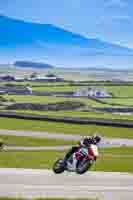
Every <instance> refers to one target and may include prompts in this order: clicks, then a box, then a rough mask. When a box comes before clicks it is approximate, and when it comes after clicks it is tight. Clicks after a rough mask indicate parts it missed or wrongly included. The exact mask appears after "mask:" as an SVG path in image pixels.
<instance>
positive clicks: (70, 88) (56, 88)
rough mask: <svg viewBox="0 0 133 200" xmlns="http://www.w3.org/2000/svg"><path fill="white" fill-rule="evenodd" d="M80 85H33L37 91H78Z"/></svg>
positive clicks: (33, 89)
mask: <svg viewBox="0 0 133 200" xmlns="http://www.w3.org/2000/svg"><path fill="white" fill-rule="evenodd" d="M79 88H80V87H78V86H67V85H65V86H56V85H55V86H54V85H53V86H52V87H51V86H50V87H32V91H37V92H72V91H77V89H79Z"/></svg>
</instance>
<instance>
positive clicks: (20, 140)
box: [0, 135, 76, 147]
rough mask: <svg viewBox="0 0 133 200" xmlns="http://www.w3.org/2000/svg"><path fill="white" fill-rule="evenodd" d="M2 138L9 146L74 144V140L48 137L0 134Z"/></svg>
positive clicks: (0, 138)
mask: <svg viewBox="0 0 133 200" xmlns="http://www.w3.org/2000/svg"><path fill="white" fill-rule="evenodd" d="M0 140H2V141H3V142H4V144H5V145H8V146H25V147H26V146H31V147H32V146H33V147H35V146H36V147H39V146H62V145H74V144H76V142H74V141H65V140H62V139H47V138H34V137H23V136H9V135H0Z"/></svg>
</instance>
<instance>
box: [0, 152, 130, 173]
mask: <svg viewBox="0 0 133 200" xmlns="http://www.w3.org/2000/svg"><path fill="white" fill-rule="evenodd" d="M65 152H66V151H64V152H59V151H44V152H34V151H33V152H0V167H2V168H5V167H6V168H8V167H9V168H32V169H51V168H52V166H53V163H54V162H55V160H57V159H58V158H63V157H64V155H65ZM100 155H101V156H100V157H99V159H98V160H97V162H96V164H95V165H94V166H93V167H92V168H91V170H92V171H110V172H116V171H117V172H131V173H133V167H132V166H133V159H132V158H133V157H132V155H133V148H110V149H101V150H100Z"/></svg>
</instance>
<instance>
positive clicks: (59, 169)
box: [53, 159, 65, 174]
mask: <svg viewBox="0 0 133 200" xmlns="http://www.w3.org/2000/svg"><path fill="white" fill-rule="evenodd" d="M64 170H65V166H64V162H63V160H62V159H59V160H57V161H56V162H55V163H54V165H53V171H54V173H56V174H61V173H63V172H64Z"/></svg>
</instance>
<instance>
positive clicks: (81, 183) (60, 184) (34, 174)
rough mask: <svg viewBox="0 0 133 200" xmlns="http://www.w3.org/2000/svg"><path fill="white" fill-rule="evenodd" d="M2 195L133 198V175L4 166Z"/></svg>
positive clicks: (0, 179) (0, 177) (0, 183)
mask: <svg viewBox="0 0 133 200" xmlns="http://www.w3.org/2000/svg"><path fill="white" fill-rule="evenodd" d="M0 196H1V197H23V198H26V199H28V198H38V197H48V198H49V197H56V198H63V197H65V198H66V197H67V198H96V197H97V198H99V199H100V200H125V199H126V200H133V175H130V174H128V173H107V172H106V173H105V172H88V173H86V174H85V175H76V174H75V173H67V172H65V173H64V174H61V175H55V174H54V173H53V172H52V171H50V170H31V169H0Z"/></svg>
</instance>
